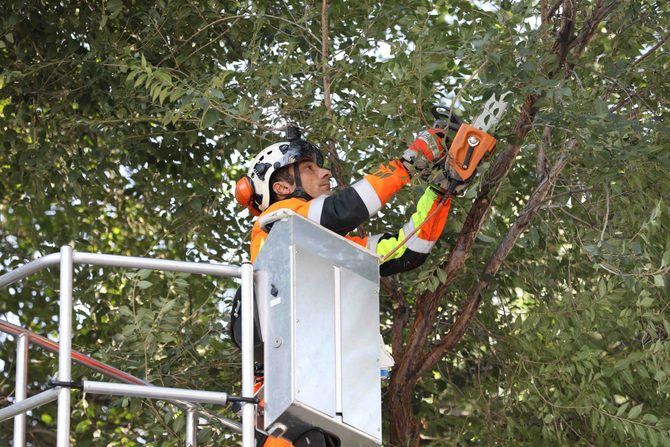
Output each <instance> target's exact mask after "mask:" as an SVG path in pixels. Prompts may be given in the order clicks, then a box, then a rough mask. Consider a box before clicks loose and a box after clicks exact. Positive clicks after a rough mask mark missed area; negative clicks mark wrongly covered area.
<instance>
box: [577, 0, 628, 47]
mask: <svg viewBox="0 0 670 447" xmlns="http://www.w3.org/2000/svg"><path fill="white" fill-rule="evenodd" d="M619 3H620V0H612V1H611V2H609V3H607V4H606V3H605V2H604V1H603V0H598V1H597V2H596V7H595V9H594V10H593V13H592V14H591V17H589V19H588V20H587V21H586V23H584V26H582V29H581V30H580V31H579V34H577V37H575V39H574V40H573V41H572V42H571V43H570V45H569V49H570V50H571V49H573V48H574V49H575V51H574V53H573V56H574V57H575V59H578V58H579V57H580V56H581V55H582V53H583V52H584V50H585V49H586V45H588V43H589V42H590V41H591V39H592V38H593V35H594V34H595V32H596V29H597V28H598V25H599V24H600V22H601V21H602V20H603V19H604V18H605V17H607V16H608V15H609V14H610V13H611V12H612V11H613V10H614V8H616V7H617V6H618V5H619Z"/></svg>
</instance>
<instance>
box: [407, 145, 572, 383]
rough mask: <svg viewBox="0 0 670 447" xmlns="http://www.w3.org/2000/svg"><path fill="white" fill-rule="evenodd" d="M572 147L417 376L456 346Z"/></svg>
mask: <svg viewBox="0 0 670 447" xmlns="http://www.w3.org/2000/svg"><path fill="white" fill-rule="evenodd" d="M575 146H576V141H575V140H572V141H570V142H568V145H567V147H566V148H565V150H564V151H563V152H562V153H561V155H560V157H559V159H558V160H557V161H556V163H555V164H554V166H553V167H552V169H551V171H550V172H549V174H548V175H547V177H545V179H544V180H542V182H541V183H540V184H539V185H538V186H537V188H536V189H535V191H533V194H531V196H530V199H529V200H528V203H526V206H524V208H523V210H522V211H521V213H520V214H519V217H518V218H517V220H516V222H514V224H513V225H512V226H511V227H510V229H509V231H508V232H507V234H506V235H505V237H504V238H503V239H502V241H500V244H498V247H497V248H496V250H495V252H494V253H493V254H492V255H491V258H490V259H489V260H488V262H487V263H486V266H485V267H484V270H483V272H482V274H481V275H480V277H481V278H484V279H482V280H481V281H479V282H478V283H477V284H475V285H474V286H473V287H472V288H471V289H470V291H469V292H468V297H467V299H466V300H465V305H464V306H463V308H462V310H461V313H460V315H459V316H458V318H457V319H456V321H455V322H454V324H453V325H452V326H451V329H450V330H449V332H448V333H447V335H446V336H445V337H444V338H443V340H442V341H441V342H440V343H439V344H438V345H437V346H436V347H434V348H433V350H432V351H430V352H429V353H428V354H426V355H425V356H424V358H423V359H422V360H421V362H419V366H418V367H417V375H418V376H421V375H422V374H424V373H426V372H427V371H428V370H430V369H431V368H433V367H434V366H435V364H436V363H437V362H438V361H439V360H440V359H441V358H442V357H443V356H444V355H445V354H446V353H447V352H448V351H450V350H451V349H453V347H454V346H456V344H457V343H458V341H459V340H460V339H461V338H462V337H463V334H464V333H465V330H466V329H467V327H468V325H469V323H470V320H472V318H473V317H474V316H475V314H476V313H477V309H478V308H479V304H480V303H481V300H482V294H483V293H484V292H485V291H486V290H487V289H488V286H489V285H490V281H491V280H490V278H491V277H493V276H494V275H495V274H496V273H497V272H498V270H499V269H500V266H501V265H502V263H503V261H504V260H505V258H506V257H507V255H509V253H510V251H512V248H514V245H516V243H517V241H518V240H519V237H520V236H521V235H522V234H523V232H524V231H525V230H526V229H527V228H528V227H529V226H530V224H531V223H532V221H533V219H534V218H535V216H536V215H537V213H538V212H539V210H540V207H541V205H542V203H543V202H544V199H545V198H546V196H547V194H548V193H549V191H550V190H551V188H552V186H553V185H554V182H555V181H556V179H557V178H558V176H559V175H560V173H561V171H562V170H563V168H564V167H565V166H566V164H567V162H568V158H569V156H570V153H571V152H572V150H573V149H574V148H575Z"/></svg>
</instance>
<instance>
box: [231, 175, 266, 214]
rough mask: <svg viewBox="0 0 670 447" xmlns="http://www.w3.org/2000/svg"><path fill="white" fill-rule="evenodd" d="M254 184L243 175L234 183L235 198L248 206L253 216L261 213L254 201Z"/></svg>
mask: <svg viewBox="0 0 670 447" xmlns="http://www.w3.org/2000/svg"><path fill="white" fill-rule="evenodd" d="M255 195H256V192H255V191H254V185H253V184H252V183H251V179H250V178H249V177H248V176H246V175H245V176H243V177H242V178H240V179H239V180H238V181H237V183H236V184H235V200H237V203H239V204H240V205H242V206H245V207H247V208H249V212H250V213H251V214H253V215H254V216H258V215H259V214H261V212H260V210H259V209H258V207H257V206H256V204H255V203H254V196H255Z"/></svg>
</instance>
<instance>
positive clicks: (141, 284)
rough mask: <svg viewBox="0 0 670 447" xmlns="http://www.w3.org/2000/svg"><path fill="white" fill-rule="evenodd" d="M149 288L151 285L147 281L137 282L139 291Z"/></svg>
mask: <svg viewBox="0 0 670 447" xmlns="http://www.w3.org/2000/svg"><path fill="white" fill-rule="evenodd" d="M151 286H152V283H151V282H149V281H146V280H143V281H139V282H138V283H137V287H139V288H140V289H148V288H149V287H151Z"/></svg>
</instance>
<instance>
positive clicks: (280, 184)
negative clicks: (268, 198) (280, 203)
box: [272, 180, 295, 196]
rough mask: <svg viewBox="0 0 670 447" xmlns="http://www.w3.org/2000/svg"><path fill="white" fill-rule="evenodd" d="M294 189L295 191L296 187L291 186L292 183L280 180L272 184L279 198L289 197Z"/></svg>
mask: <svg viewBox="0 0 670 447" xmlns="http://www.w3.org/2000/svg"><path fill="white" fill-rule="evenodd" d="M294 189H295V185H291V184H290V183H288V182H284V181H282V180H279V181H277V182H274V183H273V184H272V190H273V191H274V193H275V194H277V195H278V196H287V195H289V194H291V193H292V192H293V190H294Z"/></svg>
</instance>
